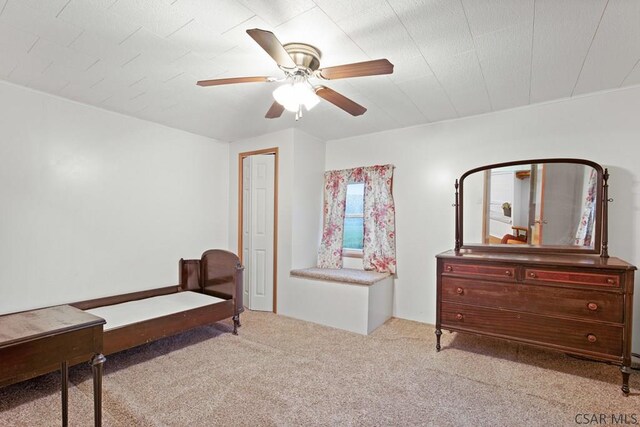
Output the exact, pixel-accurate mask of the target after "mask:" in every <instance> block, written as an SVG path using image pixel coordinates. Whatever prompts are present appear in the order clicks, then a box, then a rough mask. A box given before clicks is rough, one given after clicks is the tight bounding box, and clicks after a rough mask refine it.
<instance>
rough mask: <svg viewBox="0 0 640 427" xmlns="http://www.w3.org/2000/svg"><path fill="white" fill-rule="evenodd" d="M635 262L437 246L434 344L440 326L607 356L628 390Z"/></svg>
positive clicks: (551, 347) (586, 256) (590, 355)
mask: <svg viewBox="0 0 640 427" xmlns="http://www.w3.org/2000/svg"><path fill="white" fill-rule="evenodd" d="M635 269H636V268H635V267H634V266H632V265H630V264H628V263H626V262H624V261H622V260H620V259H618V258H602V257H600V256H598V255H582V254H580V255H571V254H535V253H497V252H493V253H488V252H481V251H476V252H474V251H473V250H465V249H461V250H460V251H459V252H457V253H456V252H454V251H449V252H445V253H442V254H440V255H438V256H437V309H436V336H437V345H436V350H440V335H441V334H442V329H446V330H450V331H456V332H471V333H474V334H480V335H489V336H493V337H498V338H504V339H509V340H511V341H517V342H522V343H527V344H533V345H536V346H540V347H544V348H548V349H552V350H558V351H562V352H565V353H570V354H574V355H580V356H584V357H588V358H592V359H597V360H601V361H608V362H612V363H615V364H617V365H620V366H621V371H622V377H623V378H622V382H623V385H622V391H623V392H624V393H625V394H628V393H629V374H630V373H631V325H632V308H633V283H634V282H633V278H634V270H635Z"/></svg>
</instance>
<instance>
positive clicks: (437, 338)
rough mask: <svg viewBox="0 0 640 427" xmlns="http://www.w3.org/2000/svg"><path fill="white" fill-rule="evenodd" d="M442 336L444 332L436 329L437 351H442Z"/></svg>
mask: <svg viewBox="0 0 640 427" xmlns="http://www.w3.org/2000/svg"><path fill="white" fill-rule="evenodd" d="M441 335H442V331H441V330H440V329H436V351H440V336H441Z"/></svg>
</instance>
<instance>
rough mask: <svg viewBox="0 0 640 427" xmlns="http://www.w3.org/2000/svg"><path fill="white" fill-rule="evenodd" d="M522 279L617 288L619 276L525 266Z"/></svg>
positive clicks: (532, 281) (533, 281)
mask: <svg viewBox="0 0 640 427" xmlns="http://www.w3.org/2000/svg"><path fill="white" fill-rule="evenodd" d="M524 280H525V282H529V283H543V282H548V283H566V284H575V285H596V286H608V287H614V288H619V287H620V276H618V275H617V274H606V273H590V272H580V271H563V270H545V269H537V268H526V269H525V271H524Z"/></svg>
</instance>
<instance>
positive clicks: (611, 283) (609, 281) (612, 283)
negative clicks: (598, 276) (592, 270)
mask: <svg viewBox="0 0 640 427" xmlns="http://www.w3.org/2000/svg"><path fill="white" fill-rule="evenodd" d="M607 283H608V284H610V285H614V284H615V283H616V281H615V280H613V279H612V278H608V279H607Z"/></svg>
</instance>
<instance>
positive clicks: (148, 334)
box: [71, 249, 244, 354]
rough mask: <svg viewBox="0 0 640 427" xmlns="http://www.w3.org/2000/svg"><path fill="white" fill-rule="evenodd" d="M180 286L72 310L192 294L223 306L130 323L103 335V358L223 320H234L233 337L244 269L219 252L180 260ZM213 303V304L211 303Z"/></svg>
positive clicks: (234, 258)
mask: <svg viewBox="0 0 640 427" xmlns="http://www.w3.org/2000/svg"><path fill="white" fill-rule="evenodd" d="M179 268H180V283H179V285H178V286H168V287H165V288H158V289H150V290H146V291H140V292H133V293H129V294H123V295H116V296H111V297H105V298H98V299H93V300H88V301H81V302H77V303H74V304H71V305H72V306H74V307H76V308H79V309H81V310H90V309H93V308H98V307H105V306H110V305H115V304H120V303H124V302H129V301H137V300H141V299H146V298H153V297H157V296H161V295H168V294H173V293H176V292H184V291H195V292H199V293H202V294H205V295H211V296H214V297H217V298H220V299H223V300H224V301H222V302H217V303H216V302H212V304H211V305H206V306H203V307H198V308H195V309H191V310H186V311H181V312H177V313H173V314H170V315H165V316H160V317H156V318H153V319H149V320H144V321H140V322H136V323H131V324H128V325H124V326H121V327H117V328H113V329H110V330H106V331H104V350H103V354H111V353H116V352H118V351H122V350H126V349H128V348H132V347H136V346H138V345H141V344H145V343H148V342H151V341H154V340H157V339H160V338H164V337H168V336H171V335H175V334H179V333H181V332H184V331H187V330H189V329H191V328H195V327H197V326H202V325H208V324H212V323H215V322H218V321H220V320H223V319H228V318H232V319H233V333H234V335H237V333H238V327H239V326H240V313H242V312H243V311H244V307H243V305H242V292H243V290H242V273H243V270H244V267H243V266H242V264H241V263H240V259H239V258H238V257H237V256H236V255H235V254H233V253H231V252H228V251H223V250H220V249H212V250H208V251H206V252H204V253H203V254H202V257H201V258H200V259H199V260H198V259H193V260H185V259H181V260H180V267H179ZM212 301H215V300H213V299H212Z"/></svg>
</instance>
